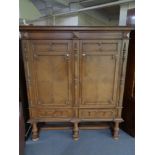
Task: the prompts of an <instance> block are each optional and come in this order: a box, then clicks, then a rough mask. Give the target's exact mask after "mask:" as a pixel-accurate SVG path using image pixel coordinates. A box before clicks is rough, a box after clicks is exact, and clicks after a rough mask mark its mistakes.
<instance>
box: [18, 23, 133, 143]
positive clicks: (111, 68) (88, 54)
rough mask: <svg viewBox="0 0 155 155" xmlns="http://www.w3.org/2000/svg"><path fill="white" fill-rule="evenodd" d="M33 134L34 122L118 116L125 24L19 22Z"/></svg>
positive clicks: (114, 119) (126, 36)
mask: <svg viewBox="0 0 155 155" xmlns="http://www.w3.org/2000/svg"><path fill="white" fill-rule="evenodd" d="M20 32H21V39H22V51H23V57H24V66H25V75H26V83H27V92H28V99H29V111H30V122H31V123H32V126H33V130H32V132H33V134H32V139H33V140H37V139H38V128H37V123H39V122H53V121H54V122H61V121H67V122H72V123H73V124H74V127H73V137H74V139H75V140H77V139H78V137H79V128H78V124H79V123H80V122H82V121H103V122H104V121H110V122H114V133H113V135H114V138H115V139H117V138H118V130H119V123H120V122H121V121H122V118H121V111H122V98H123V91H124V82H125V70H126V59H127V51H128V40H129V33H130V28H129V27H47V26H46V27H45V26H20Z"/></svg>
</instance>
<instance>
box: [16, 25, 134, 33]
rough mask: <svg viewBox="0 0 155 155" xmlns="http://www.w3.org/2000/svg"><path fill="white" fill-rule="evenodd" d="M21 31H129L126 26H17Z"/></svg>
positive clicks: (129, 28) (130, 28)
mask: <svg viewBox="0 0 155 155" xmlns="http://www.w3.org/2000/svg"><path fill="white" fill-rule="evenodd" d="M19 30H20V31H21V32H22V31H131V30H134V28H132V27H127V26H25V25H22V26H19Z"/></svg>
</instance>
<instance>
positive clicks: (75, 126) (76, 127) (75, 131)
mask: <svg viewBox="0 0 155 155" xmlns="http://www.w3.org/2000/svg"><path fill="white" fill-rule="evenodd" d="M73 139H74V140H78V139H79V128H78V122H75V123H74V128H73Z"/></svg>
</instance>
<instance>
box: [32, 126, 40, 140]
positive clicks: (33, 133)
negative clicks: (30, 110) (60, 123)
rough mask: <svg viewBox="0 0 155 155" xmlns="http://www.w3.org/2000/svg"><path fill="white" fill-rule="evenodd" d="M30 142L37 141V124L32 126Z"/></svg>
mask: <svg viewBox="0 0 155 155" xmlns="http://www.w3.org/2000/svg"><path fill="white" fill-rule="evenodd" d="M32 140H33V141H38V140H39V135H38V128H37V123H33V124H32Z"/></svg>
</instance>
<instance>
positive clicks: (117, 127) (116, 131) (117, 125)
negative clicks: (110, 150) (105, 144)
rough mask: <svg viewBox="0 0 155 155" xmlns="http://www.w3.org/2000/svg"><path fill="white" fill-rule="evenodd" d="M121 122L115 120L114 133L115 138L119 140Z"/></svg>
mask: <svg viewBox="0 0 155 155" xmlns="http://www.w3.org/2000/svg"><path fill="white" fill-rule="evenodd" d="M119 123H120V122H118V121H116V122H115V125H114V134H113V138H114V139H115V140H118V138H119Z"/></svg>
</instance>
